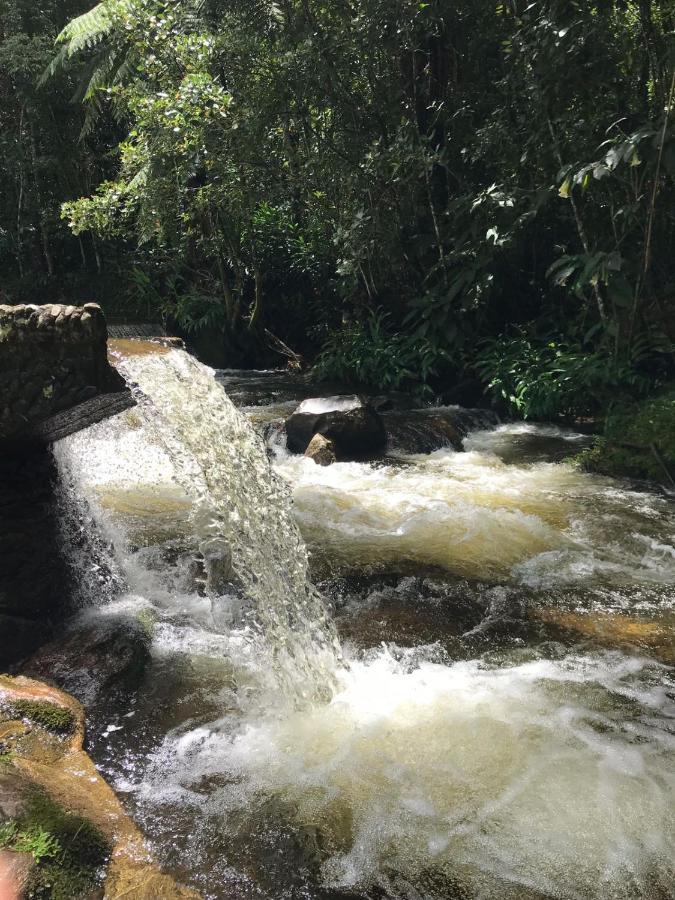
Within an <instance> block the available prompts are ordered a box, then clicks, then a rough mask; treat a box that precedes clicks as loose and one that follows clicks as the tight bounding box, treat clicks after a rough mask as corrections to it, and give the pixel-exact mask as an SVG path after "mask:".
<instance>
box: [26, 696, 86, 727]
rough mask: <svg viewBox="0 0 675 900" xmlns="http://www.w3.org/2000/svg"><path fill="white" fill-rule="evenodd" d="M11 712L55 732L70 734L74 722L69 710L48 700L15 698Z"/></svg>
mask: <svg viewBox="0 0 675 900" xmlns="http://www.w3.org/2000/svg"><path fill="white" fill-rule="evenodd" d="M12 713H13V715H14V716H15V717H16V718H17V719H28V720H29V721H30V722H33V723H34V724H36V725H40V726H41V727H42V728H46V729H47V731H52V732H54V733H55V734H71V733H72V732H73V730H74V728H75V724H76V723H75V716H74V715H73V713H72V712H71V710H69V709H67V708H66V707H64V706H57V705H56V703H49V702H48V701H40V700H16V701H14V703H13V704H12Z"/></svg>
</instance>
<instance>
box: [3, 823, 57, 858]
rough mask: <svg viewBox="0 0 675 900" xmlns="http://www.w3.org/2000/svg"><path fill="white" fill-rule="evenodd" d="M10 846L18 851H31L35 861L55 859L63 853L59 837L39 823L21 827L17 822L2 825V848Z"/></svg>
mask: <svg viewBox="0 0 675 900" xmlns="http://www.w3.org/2000/svg"><path fill="white" fill-rule="evenodd" d="M5 848H9V849H11V850H15V851H16V852H17V853H30V854H31V856H32V857H33V859H34V860H35V862H37V863H39V862H41V861H42V860H43V859H53V858H54V857H56V856H58V855H59V854H60V853H61V844H60V843H59V841H58V838H56V837H54V835H53V834H51V833H50V832H49V831H46V830H45V829H44V828H41V827H40V826H39V825H31V826H30V827H28V828H23V829H22V828H19V826H18V825H17V824H16V823H15V822H6V823H5V824H4V825H0V849H5Z"/></svg>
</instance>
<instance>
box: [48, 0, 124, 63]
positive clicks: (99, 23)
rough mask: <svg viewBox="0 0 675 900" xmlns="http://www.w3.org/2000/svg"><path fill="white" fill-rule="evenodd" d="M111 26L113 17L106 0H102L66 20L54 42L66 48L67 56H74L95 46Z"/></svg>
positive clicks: (105, 35)
mask: <svg viewBox="0 0 675 900" xmlns="http://www.w3.org/2000/svg"><path fill="white" fill-rule="evenodd" d="M112 27H113V18H112V16H111V14H110V4H109V2H108V0H102V2H101V3H98V4H97V5H96V6H95V7H94V8H93V9H90V10H89V12H86V13H82V15H81V16H77V18H75V19H72V21H70V22H68V24H67V25H66V27H65V28H64V29H63V31H62V32H61V34H60V35H59V36H58V37H57V39H56V43H57V44H63V45H64V46H65V47H66V48H67V54H68V56H69V57H70V56H74V55H75V54H76V53H80V52H81V51H82V50H91V49H92V48H93V47H96V46H97V45H98V44H100V42H101V41H102V40H103V38H105V37H107V36H108V35H109V34H110V32H111V30H112Z"/></svg>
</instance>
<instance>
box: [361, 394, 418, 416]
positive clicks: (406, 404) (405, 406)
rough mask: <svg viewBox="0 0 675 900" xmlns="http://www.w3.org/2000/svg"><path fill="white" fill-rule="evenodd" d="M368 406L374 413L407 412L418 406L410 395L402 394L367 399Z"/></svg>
mask: <svg viewBox="0 0 675 900" xmlns="http://www.w3.org/2000/svg"><path fill="white" fill-rule="evenodd" d="M368 404H369V405H370V406H372V407H373V409H374V410H375V411H376V412H379V413H382V412H391V411H392V410H399V411H400V410H409V409H415V408H416V407H418V406H419V402H418V401H417V400H415V398H414V397H411V396H410V394H402V393H399V392H393V393H391V394H383V395H382V396H376V397H369V398H368Z"/></svg>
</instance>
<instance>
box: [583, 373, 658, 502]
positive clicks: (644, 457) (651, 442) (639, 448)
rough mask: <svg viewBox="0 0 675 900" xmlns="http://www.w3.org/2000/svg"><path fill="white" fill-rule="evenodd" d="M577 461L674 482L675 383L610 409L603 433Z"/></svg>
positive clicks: (588, 467)
mask: <svg viewBox="0 0 675 900" xmlns="http://www.w3.org/2000/svg"><path fill="white" fill-rule="evenodd" d="M578 462H579V463H580V464H581V466H582V468H584V469H586V470H587V471H592V472H599V473H600V474H602V475H613V476H622V475H623V476H629V477H631V478H650V479H652V480H654V481H658V482H660V483H661V484H664V485H666V487H669V488H672V487H673V486H675V387H673V386H671V387H670V388H668V389H666V390H665V391H663V392H662V393H660V394H658V395H657V396H655V397H650V398H648V399H646V400H642V401H640V402H638V403H632V404H629V405H628V406H622V407H618V406H616V405H615V407H614V408H613V409H612V410H611V411H610V413H609V414H608V416H607V418H606V420H605V427H604V434H603V436H602V437H600V438H598V439H597V440H596V442H595V444H594V446H593V447H591V448H590V449H589V450H586V451H584V452H583V453H582V454H581V455H580V457H579V459H578Z"/></svg>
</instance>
